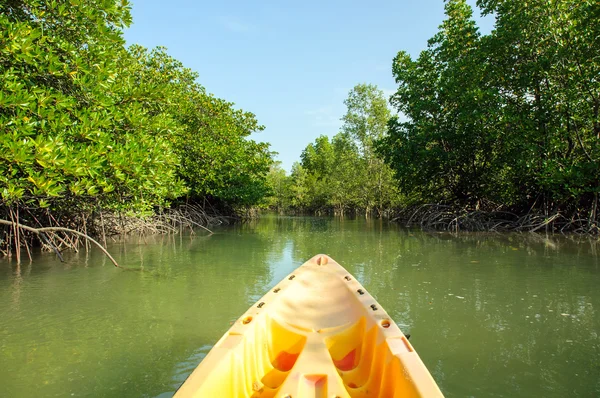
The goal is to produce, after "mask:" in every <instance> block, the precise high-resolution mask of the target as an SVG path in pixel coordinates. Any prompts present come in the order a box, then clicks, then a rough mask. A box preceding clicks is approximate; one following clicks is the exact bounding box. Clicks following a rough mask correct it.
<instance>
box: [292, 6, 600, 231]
mask: <svg viewBox="0 0 600 398" xmlns="http://www.w3.org/2000/svg"><path fill="white" fill-rule="evenodd" d="M477 5H478V7H479V8H480V9H481V10H482V12H483V14H486V15H492V16H494V18H495V26H494V29H493V31H492V32H491V33H490V34H487V35H482V34H481V33H480V32H479V30H478V28H477V25H476V23H475V21H474V19H473V11H472V9H471V7H470V6H469V5H468V4H467V3H466V1H465V0H447V1H446V3H445V14H446V19H445V20H444V22H443V23H442V25H441V26H440V29H439V31H438V33H437V34H436V35H435V36H434V37H432V38H431V39H430V40H429V42H428V45H427V48H426V49H425V50H424V51H422V52H421V53H420V55H419V56H418V57H417V59H415V60H413V59H412V58H411V57H410V55H409V54H408V53H406V52H404V51H400V52H399V53H398V55H397V56H396V57H395V58H394V61H393V75H394V78H395V79H396V82H397V83H398V89H397V91H396V93H395V94H393V95H392V97H391V99H390V102H391V105H392V106H393V108H394V109H395V110H396V111H397V114H396V115H393V116H391V117H389V118H388V120H387V129H386V131H380V130H376V129H373V130H370V128H371V126H370V125H368V124H364V123H363V124H360V125H361V126H369V127H367V128H366V129H365V130H364V131H373V132H375V131H377V133H375V134H374V136H373V137H372V139H371V140H369V141H367V142H366V145H365V144H363V142H364V141H361V137H364V135H361V134H360V133H359V134H356V132H355V131H356V130H355V129H354V128H353V127H352V126H353V125H352V124H351V123H350V124H349V120H351V119H348V116H346V117H345V118H344V123H345V124H344V128H343V129H342V130H343V132H342V135H341V136H340V137H337V138H334V142H338V144H337V146H338V147H339V146H340V145H341V144H340V143H339V142H340V140H341V139H342V137H346V139H347V138H352V140H350V141H349V144H350V147H351V148H352V150H350V151H349V153H350V154H351V155H348V156H349V157H350V158H358V159H361V161H362V162H363V164H371V165H373V164H374V162H373V160H374V159H377V161H378V162H379V161H381V159H383V160H384V162H385V168H389V169H391V170H393V172H394V175H393V178H392V177H390V180H389V184H390V185H389V189H387V188H386V189H387V192H390V193H392V192H393V194H390V195H389V196H387V197H389V198H393V199H391V200H388V201H383V200H382V201H380V202H377V200H376V199H373V198H374V197H376V196H377V195H375V194H374V193H373V186H372V184H373V183H374V182H375V179H373V174H369V173H364V172H363V174H361V173H360V172H358V170H366V169H365V168H362V169H357V168H355V167H354V166H350V164H351V163H346V164H348V165H349V166H348V168H345V167H344V166H343V164H344V163H343V162H340V161H337V160H334V161H332V164H335V166H333V165H332V166H331V167H338V168H340V169H344V170H345V173H344V172H336V173H328V176H329V177H328V178H329V181H333V180H337V179H338V178H340V179H341V181H346V180H345V178H347V176H348V175H352V176H353V181H354V186H355V188H354V189H352V191H353V192H359V191H360V188H366V189H365V191H369V192H371V193H373V195H374V196H373V198H371V199H370V200H364V199H363V200H362V201H361V200H358V199H357V198H355V197H354V198H352V200H349V198H351V196H349V195H346V196H344V197H345V198H346V202H345V203H352V206H355V207H359V208H361V209H364V210H369V209H373V208H375V207H376V206H377V205H378V204H382V203H385V205H386V206H398V207H399V208H407V207H410V206H418V205H422V204H425V203H437V204H445V205H449V206H454V207H457V208H465V209H467V208H468V209H473V210H487V211H498V210H502V211H506V212H511V213H513V215H522V214H525V213H529V212H538V213H540V214H544V215H546V216H548V217H550V216H551V215H560V216H561V217H562V218H563V224H564V223H566V222H567V219H570V220H571V221H573V222H574V221H576V220H579V221H578V222H579V224H581V223H583V222H585V223H587V225H588V227H590V228H592V227H594V228H596V231H597V227H595V225H596V220H597V218H598V217H597V206H598V192H599V191H600V58H599V54H600V24H599V23H598V21H600V3H598V2H597V1H596V0H532V1H527V2H524V1H521V0H479V1H478V2H477ZM355 90H356V89H355ZM353 95H354V94H353V93H351V96H350V98H352V97H353ZM349 101H350V99H349ZM370 101H371V100H367V101H366V102H365V104H370V103H371V102H370ZM350 108H351V106H349V112H350ZM361 123H362V122H361ZM326 142H327V140H326V139H324V138H320V139H318V140H317V142H316V143H315V144H311V145H309V146H308V147H307V148H306V150H305V152H304V154H303V157H302V161H301V163H300V164H298V165H296V166H295V167H294V170H293V171H292V177H291V181H289V182H288V185H290V186H291V188H290V189H291V193H292V195H291V197H290V198H289V199H287V202H286V203H287V205H289V206H292V207H303V208H305V209H314V208H317V207H318V204H320V203H326V204H327V206H329V207H332V208H333V207H335V202H334V200H333V197H334V193H333V192H335V191H336V190H335V189H333V188H329V187H331V185H330V184H331V183H328V184H327V187H328V188H327V189H314V188H311V187H316V186H317V185H315V184H316V182H315V183H312V182H311V183H308V184H305V183H303V181H305V180H306V181H311V178H312V179H313V180H315V181H319V178H318V177H311V176H319V174H318V172H316V170H318V169H317V168H315V166H313V163H311V161H310V159H311V153H312V151H317V149H318V148H320V149H321V150H325V146H326V145H325V144H326ZM361 145H362V146H361ZM332 146H335V145H332ZM365 148H367V150H366V151H365ZM334 152H335V151H334ZM337 156H339V155H337ZM365 167H366V166H365ZM378 167H379V166H378ZM381 167H384V166H381ZM386 170H387V169H386ZM315 173H316V174H315ZM386 173H387V171H386ZM386 175H387V174H386ZM386 181H388V180H386ZM311 184H312V185H311ZM341 185H343V186H344V187H347V186H348V185H346V184H344V183H341ZM381 186H382V187H383V185H381ZM367 187H368V188H367ZM302 195H304V196H302ZM319 195H320V197H321V199H318V197H319ZM324 196H326V197H327V198H324ZM380 197H383V196H380ZM319 200H321V202H319ZM579 224H578V225H579Z"/></svg>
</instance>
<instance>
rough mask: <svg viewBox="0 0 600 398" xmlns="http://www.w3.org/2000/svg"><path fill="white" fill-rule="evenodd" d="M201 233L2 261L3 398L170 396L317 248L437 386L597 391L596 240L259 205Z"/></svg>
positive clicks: (486, 393)
mask: <svg viewBox="0 0 600 398" xmlns="http://www.w3.org/2000/svg"><path fill="white" fill-rule="evenodd" d="M215 232H216V233H215V234H214V235H212V236H206V235H205V234H203V233H202V232H198V234H197V235H195V236H189V235H183V236H180V235H178V236H174V237H173V236H170V237H169V236H149V237H145V238H140V237H129V238H127V239H126V240H125V241H123V242H114V243H112V244H110V245H109V250H110V251H111V252H112V253H113V255H114V256H115V258H116V259H117V260H118V261H119V262H120V263H121V265H122V266H124V267H131V268H136V267H138V268H139V267H140V266H143V269H144V270H143V271H124V270H120V269H116V268H114V267H113V266H112V265H111V263H110V262H109V261H107V259H106V258H104V256H103V255H102V254H101V253H100V252H97V251H95V250H92V251H91V252H90V253H89V254H86V253H85V252H84V251H81V252H80V253H78V254H77V253H67V254H66V256H65V257H66V258H65V259H66V262H65V263H60V262H58V260H56V259H55V258H54V255H51V254H37V255H36V258H35V259H34V262H33V263H32V264H29V263H28V262H27V263H25V264H22V265H21V266H20V267H17V266H16V264H15V263H14V262H12V263H11V262H9V261H8V260H3V261H0V396H2V397H71V396H73V397H169V396H171V395H172V394H173V392H174V391H175V389H176V388H177V387H178V386H179V385H180V384H181V382H182V381H183V380H184V379H185V378H186V377H187V375H188V374H189V373H190V372H191V371H192V370H193V369H194V368H195V367H196V365H197V364H198V362H199V361H200V360H201V359H202V358H203V357H204V356H205V355H206V353H207V352H208V350H210V348H211V346H212V344H214V343H215V342H216V341H217V340H218V339H219V338H220V337H221V335H222V334H223V333H224V332H225V331H226V330H227V329H228V328H229V326H230V324H231V322H232V321H234V320H235V319H237V318H238V316H240V315H241V314H242V313H243V312H244V311H245V310H246V309H247V308H248V306H250V305H251V304H252V303H254V302H255V301H256V300H257V299H258V298H260V297H261V296H262V295H263V294H264V293H265V292H266V291H267V290H268V289H269V288H270V287H272V286H274V285H275V284H276V283H277V282H278V281H279V280H280V279H281V278H282V277H284V276H285V275H287V274H288V273H289V272H291V271H292V270H293V269H294V268H295V267H297V266H299V265H300V264H302V263H303V262H304V261H305V260H307V259H309V258H310V257H312V256H314V255H315V254H318V253H326V254H329V255H331V256H332V257H333V258H334V259H335V260H337V261H338V262H339V263H341V264H342V265H344V266H345V267H346V268H347V269H348V271H350V272H351V273H352V274H354V275H355V276H356V278H357V279H358V280H359V281H360V282H361V283H362V284H363V285H364V286H365V287H366V288H367V289H368V290H369V292H370V293H371V294H372V295H373V296H375V297H376V298H377V300H378V301H379V302H380V303H381V305H382V306H383V307H384V308H385V309H386V310H387V312H388V313H389V314H390V315H391V316H392V318H393V319H394V321H395V322H396V323H397V324H398V325H399V326H400V328H401V329H402V330H403V331H404V332H405V333H410V334H411V335H412V337H411V342H412V344H413V346H414V347H415V349H416V350H417V352H418V353H419V355H420V356H421V358H422V359H423V361H424V362H425V365H426V366H427V367H428V368H429V370H430V371H431V373H432V375H433V377H434V378H435V380H436V381H437V382H438V384H439V386H440V388H441V389H442V391H443V392H444V394H445V395H446V396H447V397H595V396H600V337H599V336H598V332H599V330H600V289H599V287H600V263H599V259H598V255H597V253H596V244H595V243H594V242H590V241H584V242H579V243H575V242H573V241H571V240H569V239H566V238H564V237H550V238H546V237H544V236H541V235H531V234H525V235H516V234H515V235H491V234H486V235H473V234H471V235H459V236H452V235H448V234H430V233H426V232H422V231H419V230H407V229H403V228H401V227H399V226H398V225H395V224H388V223H385V222H380V221H379V220H373V221H365V220H363V219H359V220H350V219H345V220H340V219H330V218H309V217H298V218H293V217H274V216H266V217H264V218H262V219H261V220H259V221H257V222H251V223H246V224H242V225H236V226H230V227H222V228H218V229H217V230H216V231H215Z"/></svg>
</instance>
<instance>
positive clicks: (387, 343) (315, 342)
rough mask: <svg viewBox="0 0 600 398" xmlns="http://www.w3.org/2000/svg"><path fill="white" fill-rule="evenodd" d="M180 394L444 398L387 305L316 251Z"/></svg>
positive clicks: (241, 322)
mask: <svg viewBox="0 0 600 398" xmlns="http://www.w3.org/2000/svg"><path fill="white" fill-rule="evenodd" d="M175 396H176V397H179V398H182V397H220V398H221V397H223V398H225V397H227V398H238V397H240V398H241V397H244V398H247V397H252V398H271V397H278V398H284V397H291V398H302V397H307V398H308V397H310V398H313V397H314V398H331V397H337V398H359V397H360V398H362V397H385V398H396V397H441V396H442V394H441V392H440V390H439V388H438V386H437V384H436V383H435V381H434V380H433V378H432V377H431V375H430V373H429V371H428V370H427V368H426V367H425V365H424V364H423V362H422V361H421V359H420V358H419V356H418V354H417V353H416V352H415V350H414V348H413V347H412V345H411V344H410V343H409V341H408V339H407V338H406V336H405V335H404V334H403V333H402V332H401V331H400V329H399V328H398V326H397V325H396V324H395V323H394V322H393V321H392V319H391V318H390V317H389V315H388V314H387V313H386V312H385V310H384V309H383V308H382V307H381V306H380V305H379V303H377V301H376V300H375V299H374V298H373V297H372V296H371V295H370V294H369V293H368V292H367V291H366V290H365V289H364V287H363V286H362V285H361V284H360V283H359V282H358V281H357V280H356V279H355V278H354V277H353V276H352V275H350V274H349V273H348V272H347V271H346V270H345V269H344V268H343V267H342V266H341V265H339V264H338V263H336V262H335V261H334V260H333V259H331V258H330V257H328V256H326V255H317V256H315V257H313V258H312V259H310V260H309V261H307V262H306V263H304V264H303V265H302V266H300V267H298V268H297V269H296V270H295V271H294V272H292V273H291V274H290V275H288V276H287V277H286V278H284V279H283V280H282V281H281V282H280V283H279V284H277V286H275V287H274V288H273V289H271V291H269V292H268V293H267V294H265V296H263V297H262V298H261V299H260V300H259V301H258V302H257V303H256V304H255V305H253V306H252V307H251V308H250V309H249V310H248V311H246V313H245V314H244V315H242V316H241V317H240V318H239V319H238V320H237V321H236V322H235V323H234V325H233V326H232V327H231V328H230V329H229V331H227V333H225V335H224V336H223V337H222V338H221V339H220V340H219V341H218V342H217V344H215V346H214V347H213V349H212V350H211V351H210V352H209V354H208V355H207V356H206V358H204V360H203V361H202V362H201V363H200V365H199V366H198V367H197V368H196V369H195V370H194V372H193V373H192V374H191V375H190V376H189V377H188V379H187V380H186V381H185V382H184V383H183V385H182V386H181V387H180V388H179V390H178V391H177V393H176V395H175Z"/></svg>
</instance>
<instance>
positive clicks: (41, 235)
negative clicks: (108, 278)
mask: <svg viewBox="0 0 600 398" xmlns="http://www.w3.org/2000/svg"><path fill="white" fill-rule="evenodd" d="M0 224H4V225H8V226H11V227H18V228H20V229H23V230H25V231H29V232H33V233H34V234H36V235H37V236H38V238H39V239H40V240H41V241H42V242H44V240H45V239H46V236H45V234H44V233H45V232H55V231H61V232H68V233H71V234H75V235H78V236H81V237H83V238H85V239H87V240H89V241H90V242H92V243H93V244H95V245H96V246H98V247H99V248H100V250H102V252H103V253H104V254H105V255H106V257H108V258H109V259H110V261H112V263H113V264H114V265H115V267H118V268H122V267H121V266H120V265H119V264H118V263H117V261H116V260H115V259H114V258H113V257H112V256H111V255H110V253H109V252H108V251H107V250H106V249H105V248H104V247H103V246H102V245H101V244H100V243H98V242H97V241H96V240H94V239H93V238H91V237H90V236H88V235H86V234H84V233H82V232H79V231H76V230H74V229H70V228H63V227H45V228H33V227H28V226H27V225H23V224H18V223H15V222H12V221H7V220H1V219H0ZM46 242H48V240H47V239H46ZM53 250H54V252H55V253H57V254H58V250H57V249H56V248H54V247H53ZM58 256H59V258H60V259H61V260H62V256H61V255H60V254H58Z"/></svg>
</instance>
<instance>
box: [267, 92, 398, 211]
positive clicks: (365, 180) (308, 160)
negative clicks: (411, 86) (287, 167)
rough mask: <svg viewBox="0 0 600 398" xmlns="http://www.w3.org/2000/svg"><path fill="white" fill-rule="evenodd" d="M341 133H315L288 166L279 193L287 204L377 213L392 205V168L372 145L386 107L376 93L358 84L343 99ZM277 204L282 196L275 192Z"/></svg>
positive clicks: (383, 130) (380, 134) (382, 130)
mask: <svg viewBox="0 0 600 398" xmlns="http://www.w3.org/2000/svg"><path fill="white" fill-rule="evenodd" d="M345 104H346V106H347V109H348V110H347V113H346V115H345V116H344V117H343V119H342V120H343V121H344V126H343V129H342V132H340V133H338V134H337V135H335V136H334V137H333V138H332V139H331V140H330V139H329V138H328V137H326V136H320V137H318V138H317V139H316V140H315V142H314V143H311V144H309V145H308V146H307V147H306V148H305V149H304V151H303V152H302V155H301V162H300V163H296V164H294V166H293V168H292V173H291V175H290V176H289V177H288V178H289V181H290V188H289V190H288V191H286V193H285V195H290V199H289V200H287V199H286V200H285V203H287V204H288V206H290V207H293V208H296V209H299V210H309V211H314V212H317V213H321V212H329V211H330V210H331V209H333V211H334V212H335V213H336V214H344V213H345V212H348V211H357V210H359V209H360V210H364V211H365V212H366V213H367V214H368V213H370V212H371V211H372V210H373V209H375V210H376V211H377V212H378V214H381V213H382V212H383V211H385V210H386V209H389V208H390V207H392V206H394V205H396V204H397V200H398V192H397V188H396V182H395V180H394V178H393V172H392V170H391V168H390V167H389V166H387V165H386V164H384V163H383V161H382V159H381V158H380V157H379V156H378V155H377V154H376V153H375V148H374V143H375V142H376V140H378V139H381V138H382V137H384V136H385V135H386V125H387V121H388V119H389V117H390V110H389V109H388V107H387V103H386V100H385V97H384V94H383V92H382V91H380V90H378V89H377V87H376V86H373V85H367V84H359V85H357V86H356V87H354V89H352V90H351V91H350V93H349V96H348V99H347V100H346V101H345ZM277 197H278V199H277V200H276V201H277V203H283V202H284V200H283V199H282V198H281V197H279V196H277Z"/></svg>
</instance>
